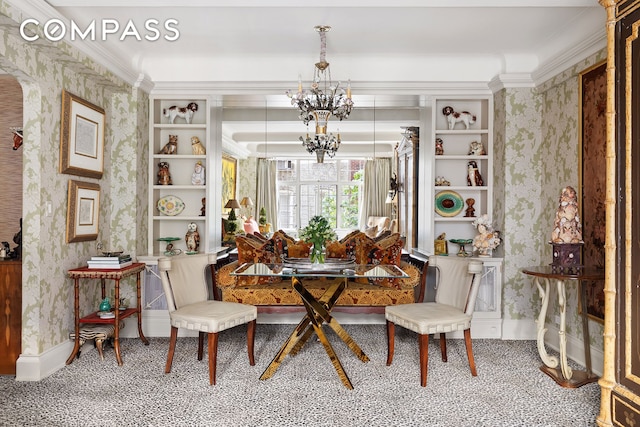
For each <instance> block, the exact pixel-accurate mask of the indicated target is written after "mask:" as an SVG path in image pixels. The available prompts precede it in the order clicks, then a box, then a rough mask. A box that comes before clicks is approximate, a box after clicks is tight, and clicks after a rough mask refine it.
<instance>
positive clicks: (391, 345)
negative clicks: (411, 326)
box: [387, 320, 396, 366]
mask: <svg viewBox="0 0 640 427" xmlns="http://www.w3.org/2000/svg"><path fill="white" fill-rule="evenodd" d="M395 331H396V325H395V324H394V323H393V322H390V321H388V320H387V366H389V365H391V362H392V361H393V352H394V349H395V346H396V333H395Z"/></svg>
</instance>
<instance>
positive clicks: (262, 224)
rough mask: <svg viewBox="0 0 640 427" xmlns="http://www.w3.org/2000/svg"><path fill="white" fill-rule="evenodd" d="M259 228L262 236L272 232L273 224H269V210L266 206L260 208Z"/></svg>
mask: <svg viewBox="0 0 640 427" xmlns="http://www.w3.org/2000/svg"><path fill="white" fill-rule="evenodd" d="M258 228H259V229H260V233H262V234H266V233H269V232H270V231H271V224H269V223H268V222H267V210H266V209H265V208H264V206H263V207H261V208H260V214H259V215H258Z"/></svg>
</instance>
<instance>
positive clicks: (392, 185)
mask: <svg viewBox="0 0 640 427" xmlns="http://www.w3.org/2000/svg"><path fill="white" fill-rule="evenodd" d="M399 189H400V184H398V175H396V174H395V173H394V174H393V176H392V177H391V179H390V180H389V193H388V194H387V200H386V203H394V202H395V200H396V196H397V195H398V190H399Z"/></svg>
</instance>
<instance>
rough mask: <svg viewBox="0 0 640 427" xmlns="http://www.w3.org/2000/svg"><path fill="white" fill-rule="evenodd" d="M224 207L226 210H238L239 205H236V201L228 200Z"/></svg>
mask: <svg viewBox="0 0 640 427" xmlns="http://www.w3.org/2000/svg"><path fill="white" fill-rule="evenodd" d="M224 207H225V208H228V209H238V208H240V203H238V201H237V200H236V199H229V201H228V202H227V204H226V205H224Z"/></svg>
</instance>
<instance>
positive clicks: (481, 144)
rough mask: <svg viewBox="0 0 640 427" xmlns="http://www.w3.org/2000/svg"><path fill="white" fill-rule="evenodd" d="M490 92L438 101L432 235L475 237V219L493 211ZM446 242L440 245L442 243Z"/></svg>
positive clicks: (434, 110) (435, 102) (435, 108)
mask: <svg viewBox="0 0 640 427" xmlns="http://www.w3.org/2000/svg"><path fill="white" fill-rule="evenodd" d="M492 102H493V101H492V98H491V97H490V96H483V95H479V96H469V97H466V96H452V97H443V98H437V99H434V100H433V104H432V123H433V130H432V134H431V140H432V141H433V142H432V144H433V145H432V147H433V148H432V150H433V151H432V153H433V155H432V156H430V158H431V159H432V162H433V163H432V167H431V170H432V173H433V181H432V187H431V188H432V197H433V201H434V202H433V203H434V212H433V213H432V221H433V222H432V227H431V233H432V236H431V239H432V240H433V241H434V245H435V244H436V242H435V240H437V238H436V236H441V235H443V234H445V235H447V236H451V238H452V239H454V240H456V241H468V240H470V239H471V240H472V239H473V238H474V236H475V235H476V234H477V233H476V230H475V228H474V225H473V222H474V221H475V220H476V218H477V217H478V216H481V215H483V214H491V213H492V210H493V183H492V182H491V179H492V177H493V155H492V141H493V118H492V115H491V112H492V111H493V105H492ZM439 244H440V245H441V243H439Z"/></svg>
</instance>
